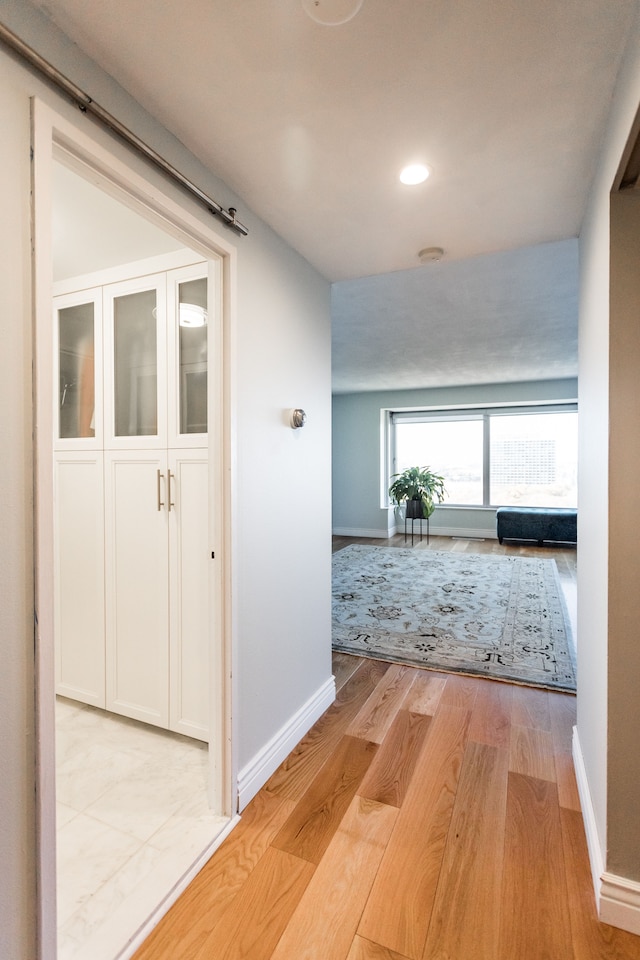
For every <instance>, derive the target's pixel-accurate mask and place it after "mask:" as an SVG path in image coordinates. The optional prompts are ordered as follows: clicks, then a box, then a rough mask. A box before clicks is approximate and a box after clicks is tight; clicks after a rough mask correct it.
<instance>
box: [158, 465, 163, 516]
mask: <svg viewBox="0 0 640 960" xmlns="http://www.w3.org/2000/svg"><path fill="white" fill-rule="evenodd" d="M163 480H164V474H163V473H160V471H159V470H158V510H162V508H163V507H164V501H163V499H162V481H163Z"/></svg>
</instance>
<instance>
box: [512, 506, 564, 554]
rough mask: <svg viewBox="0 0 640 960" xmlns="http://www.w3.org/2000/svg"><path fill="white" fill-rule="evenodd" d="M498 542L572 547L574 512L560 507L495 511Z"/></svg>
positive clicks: (513, 508)
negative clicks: (548, 542)
mask: <svg viewBox="0 0 640 960" xmlns="http://www.w3.org/2000/svg"><path fill="white" fill-rule="evenodd" d="M496 520H497V523H498V540H499V541H500V543H502V541H503V540H505V539H506V540H536V541H537V543H538V546H539V547H541V546H542V543H543V541H544V540H550V541H553V542H557V543H576V542H577V540H578V511H577V510H570V509H565V508H564V507H498V509H497V511H496Z"/></svg>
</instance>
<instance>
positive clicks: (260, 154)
mask: <svg viewBox="0 0 640 960" xmlns="http://www.w3.org/2000/svg"><path fill="white" fill-rule="evenodd" d="M322 2H325V0H322ZM36 5H37V6H39V7H40V8H41V9H42V10H43V11H45V13H46V14H47V16H49V17H50V18H51V19H53V20H54V21H55V22H56V23H57V24H58V25H59V26H60V27H61V29H63V30H64V31H65V33H67V34H68V35H69V36H70V37H71V38H72V39H73V40H75V41H76V42H77V43H78V44H79V45H80V46H81V47H82V48H83V49H84V50H85V51H86V52H87V53H88V54H89V55H90V56H91V57H92V58H93V59H94V60H96V61H97V62H98V63H99V64H100V65H101V66H102V67H103V68H104V69H105V70H106V71H107V72H108V73H110V74H111V75H112V76H113V77H114V78H115V79H116V80H117V81H118V82H119V83H120V84H121V85H122V86H123V87H124V88H125V89H126V90H128V91H129V93H131V94H132V95H133V96H134V97H135V99H136V100H138V101H139V102H140V103H141V104H142V105H143V106H144V107H145V108H146V109H147V110H149V111H150V112H151V113H152V114H153V115H154V116H156V117H157V118H158V119H159V120H160V121H161V122H162V123H164V125H165V126H166V127H167V128H169V129H170V130H171V131H172V132H173V133H175V134H176V135H177V136H178V137H179V138H180V139H181V140H182V142H183V143H184V144H185V145H186V146H187V147H188V148H189V149H190V150H191V151H192V152H193V153H194V154H195V155H196V156H198V157H199V158H200V160H201V161H202V162H203V163H205V164H206V165H207V166H208V167H209V168H211V169H212V170H213V171H214V172H215V173H216V174H217V175H219V176H220V177H221V178H222V179H223V180H224V181H225V182H226V183H227V184H228V185H229V187H231V188H232V189H233V190H234V191H236V192H237V193H238V194H239V196H241V197H242V198H243V200H244V201H245V202H246V203H247V205H248V206H249V207H251V208H252V209H253V211H255V213H257V214H258V215H259V216H260V217H262V219H264V220H265V221H266V222H267V223H268V224H270V226H272V227H273V229H274V230H276V231H277V232H278V233H279V234H280V235H281V236H282V237H284V238H285V239H286V240H287V241H288V242H289V243H290V244H291V245H292V246H293V247H294V248H295V249H297V250H298V251H299V252H300V253H301V254H302V255H303V256H304V257H306V258H307V259H308V260H309V261H310V262H311V263H312V264H313V265H314V266H315V267H316V268H317V269H318V270H319V271H320V272H321V273H322V274H323V275H324V276H326V277H327V278H328V279H329V280H331V281H333V282H334V283H335V284H336V285H335V286H334V296H333V325H334V334H335V337H334V340H335V351H337V352H335V351H334V367H335V372H336V388H337V389H340V390H350V389H373V388H376V387H379V386H381V385H383V384H387V383H389V382H394V383H397V382H398V379H397V378H398V377H399V378H400V382H401V383H403V384H404V385H412V386H420V385H428V384H427V382H426V381H428V382H429V383H431V380H432V379H433V378H434V376H435V373H434V371H436V370H437V371H439V373H438V382H442V383H444V382H447V383H452V382H487V378H489V377H490V378H491V379H493V380H495V379H496V377H497V379H500V380H505V379H511V377H512V376H513V377H516V378H519V379H535V378H537V377H538V376H539V375H540V371H548V374H549V376H556V375H559V374H562V373H564V374H565V375H571V374H575V370H576V347H575V343H576V335H575V328H576V314H575V303H576V298H575V289H576V284H577V266H576V257H575V250H574V249H573V247H572V248H571V252H569V247H566V246H563V245H562V244H560V245H559V246H558V245H557V242H558V241H566V240H569V239H570V238H575V237H577V235H578V233H579V230H580V224H581V220H582V216H583V213H584V209H585V203H586V198H587V194H588V190H589V186H590V183H591V179H592V176H593V174H594V171H595V165H596V162H597V156H598V151H599V146H600V144H601V141H602V136H603V130H604V123H605V119H606V115H607V110H608V108H609V104H610V100H611V95H612V91H613V86H614V83H615V78H616V75H617V71H618V68H619V65H620V60H621V56H622V52H623V49H624V43H625V38H626V35H627V32H628V27H629V25H630V21H631V17H632V15H633V11H634V8H635V0H615V2H612V0H536V2H535V3H528V4H524V3H514V0H457V2H456V3H451V0H395V2H394V3H390V2H389V0H364V2H363V5H362V7H361V9H360V11H359V12H358V13H357V15H356V16H355V17H354V18H353V19H352V20H350V21H349V22H348V23H345V24H343V25H341V26H336V27H327V26H320V25H318V24H317V23H314V22H313V21H312V20H311V19H310V18H309V17H308V16H307V15H306V14H305V12H304V11H303V9H302V7H301V4H300V0H242V2H241V3H240V2H234V3H230V2H228V0H181V2H180V4H179V5H178V4H177V2H174V3H172V2H168V0H165V2H158V0H104V2H102V3H101V4H94V3H91V4H87V0H36ZM71 79H73V77H71ZM87 92H88V93H89V94H90V93H91V91H90V90H89V91H87ZM102 106H104V107H106V108H107V109H109V104H106V103H103V104H102ZM416 161H422V162H426V163H428V164H429V165H430V166H431V167H432V176H431V177H430V178H429V179H428V180H427V181H426V183H424V184H422V185H420V186H417V187H407V186H404V185H402V184H401V183H399V181H398V173H399V170H400V168H401V167H402V166H403V165H405V164H406V163H409V162H416ZM216 199H218V200H219V202H221V203H222V204H223V205H226V204H227V203H228V202H229V201H228V200H226V198H225V197H224V196H221V197H216ZM238 216H239V219H240V220H246V217H244V218H243V212H242V209H241V207H240V208H239V210H238ZM238 242H239V243H245V242H250V237H248V238H246V239H245V240H239V241H238ZM434 245H437V246H440V247H443V248H444V250H445V257H444V260H443V261H442V262H441V263H440V264H432V265H429V266H426V267H419V266H418V259H417V253H418V251H419V250H420V249H422V248H424V247H428V246H434ZM540 245H544V247H543V250H542V251H539V250H538V247H539V246H540ZM570 246H571V245H570ZM517 251H519V253H518V254H517V255H516V252H517ZM507 254H512V256H507ZM527 257H529V261H528V264H527ZM550 260H552V261H553V264H552V265H553V270H552V271H551V274H549V272H548V270H549V262H550ZM541 270H542V273H540V272H539V271H541ZM556 283H557V286H555V284H556ZM572 285H573V293H572V294H571V293H570V289H569V288H570V287H571V286H572ZM403 289H404V291H405V292H404V293H403ZM447 289H448V290H449V292H448V293H447ZM522 296H524V297H525V299H524V300H523V299H522ZM494 308H495V309H494ZM416 330H418V331H419V332H421V333H422V334H423V337H422V340H423V341H424V342H428V343H429V344H430V347H429V351H428V356H427V357H425V355H424V354H423V353H422V352H421V351H417V352H416V351H415V342H416ZM536 330H538V331H539V333H540V339H539V341H538V345H537V347H536V346H535V344H533V343H532V340H533V337H534V331H536ZM391 331H392V332H393V337H392V338H390V333H391ZM363 333H366V338H363ZM543 338H546V344H547V346H546V347H545V346H544V344H543ZM391 339H392V340H393V344H394V345H395V349H393V350H391V351H389V343H390V340H391ZM412 351H413V353H412ZM387 353H389V354H390V355H389V357H388V362H387V369H386V370H384V371H381V372H378V373H376V374H375V376H374V375H373V368H374V367H375V369H376V370H378V368H379V367H380V363H379V357H380V356H381V355H385V354H387ZM409 356H412V357H414V359H412V360H411V361H408V360H407V358H408V357H409ZM349 358H351V359H349ZM376 358H378V360H377V362H376V363H374V364H373V366H372V360H376ZM394 358H395V359H394ZM505 358H508V359H505ZM554 358H555V359H554ZM425 359H428V360H429V366H428V369H426V370H425V369H424V366H423V361H424V360H425ZM550 359H551V361H553V362H550ZM409 368H410V369H412V373H411V375H409V374H408V369H409ZM367 369H369V370H370V371H371V376H370V377H367ZM452 378H453V379H452ZM460 378H463V379H462V380H461V379H460Z"/></svg>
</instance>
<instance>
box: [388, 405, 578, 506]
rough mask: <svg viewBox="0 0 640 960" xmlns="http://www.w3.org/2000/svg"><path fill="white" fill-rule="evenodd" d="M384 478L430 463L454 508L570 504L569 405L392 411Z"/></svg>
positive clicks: (573, 497)
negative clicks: (441, 478)
mask: <svg viewBox="0 0 640 960" xmlns="http://www.w3.org/2000/svg"><path fill="white" fill-rule="evenodd" d="M389 420H390V424H391V431H392V433H391V450H392V451H393V454H392V457H393V463H392V467H393V469H391V470H390V471H389V473H400V472H402V470H404V469H406V468H407V467H412V466H429V467H431V469H432V470H434V471H435V472H436V473H440V474H442V475H443V476H444V478H445V484H446V488H447V499H446V501H445V502H446V503H447V504H449V505H456V506H485V507H488V506H518V505H522V506H530V507H533V506H536V507H537V506H539V507H550V506H557V507H575V506H576V504H577V460H578V452H577V447H578V413H577V408H576V405H575V403H573V404H562V405H554V406H553V407H550V406H546V407H541V406H531V407H520V408H514V407H510V408H506V407H505V408H495V407H492V408H491V409H484V410H481V409H477V410H465V411H455V412H454V411H411V412H409V411H397V412H392V413H391V414H390V417H389Z"/></svg>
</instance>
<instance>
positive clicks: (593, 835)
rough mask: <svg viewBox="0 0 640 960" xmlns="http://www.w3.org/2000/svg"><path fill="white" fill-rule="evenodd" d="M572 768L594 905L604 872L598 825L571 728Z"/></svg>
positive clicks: (598, 898) (577, 743) (584, 768)
mask: <svg viewBox="0 0 640 960" xmlns="http://www.w3.org/2000/svg"><path fill="white" fill-rule="evenodd" d="M572 753H573V766H574V769H575V772H576V781H577V784H578V796H579V797H580V808H581V810H582V819H583V821H584V832H585V834H586V838H587V850H588V852H589V864H590V865H591V881H592V883H593V891H594V893H595V895H596V904H599V902H600V885H601V878H602V874H603V872H604V861H603V859H602V847H601V845H600V838H599V836H598V825H597V823H596V815H595V812H594V809H593V803H592V802H591V791H590V789H589V781H588V779H587V769H586V767H585V765H584V757H583V756H582V748H581V746H580V737H579V736H578V728H577V727H574V728H573V742H572Z"/></svg>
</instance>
